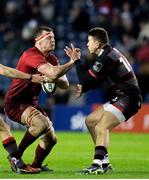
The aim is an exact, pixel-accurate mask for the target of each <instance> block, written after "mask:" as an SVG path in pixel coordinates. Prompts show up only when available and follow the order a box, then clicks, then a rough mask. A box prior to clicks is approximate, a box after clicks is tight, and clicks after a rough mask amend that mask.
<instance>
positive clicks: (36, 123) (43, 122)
mask: <svg viewBox="0 0 149 180" xmlns="http://www.w3.org/2000/svg"><path fill="white" fill-rule="evenodd" d="M50 123H51V122H50V121H49V120H48V118H46V117H45V116H44V115H38V116H37V117H36V118H34V119H33V120H32V126H31V127H30V129H31V130H32V131H34V132H33V134H36V136H37V135H38V136H39V135H41V134H43V133H45V132H46V131H47V130H48V128H49V127H50V126H51V124H50Z"/></svg>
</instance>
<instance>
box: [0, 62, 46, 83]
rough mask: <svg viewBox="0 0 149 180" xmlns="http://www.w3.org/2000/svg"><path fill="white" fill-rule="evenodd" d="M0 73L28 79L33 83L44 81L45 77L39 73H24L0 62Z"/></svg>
mask: <svg viewBox="0 0 149 180" xmlns="http://www.w3.org/2000/svg"><path fill="white" fill-rule="evenodd" d="M0 75H3V76H6V77H9V78H13V79H28V80H31V82H34V83H41V82H43V81H46V79H44V77H43V76H41V75H39V74H34V75H32V74H28V73H24V72H21V71H18V70H16V69H13V68H10V67H7V66H4V65H2V64H0Z"/></svg>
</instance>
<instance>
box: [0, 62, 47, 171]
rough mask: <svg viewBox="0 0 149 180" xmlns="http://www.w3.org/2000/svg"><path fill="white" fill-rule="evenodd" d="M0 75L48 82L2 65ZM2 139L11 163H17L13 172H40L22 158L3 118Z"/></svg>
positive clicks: (40, 77)
mask: <svg viewBox="0 0 149 180" xmlns="http://www.w3.org/2000/svg"><path fill="white" fill-rule="evenodd" d="M0 75H3V76H6V77H10V78H18V79H26V80H28V81H31V82H34V83H41V82H43V81H44V82H45V81H46V80H45V79H43V78H44V77H43V76H41V75H39V74H34V75H33V74H27V73H24V72H21V71H18V70H16V69H13V68H10V67H7V66H4V65H2V64H0ZM0 138H1V140H2V144H3V147H4V148H5V150H6V151H7V152H8V153H9V156H8V159H9V160H10V162H11V159H13V160H14V161H15V162H16V166H15V167H14V168H15V169H12V170H13V171H15V172H17V173H23V174H24V173H27V174H34V173H38V172H40V169H37V168H33V167H31V166H29V165H26V164H25V163H24V162H23V160H22V159H21V158H20V156H19V153H18V148H17V144H16V141H15V138H14V137H13V135H12V133H11V131H10V128H9V126H8V125H7V124H6V123H5V122H4V120H3V119H2V117H0Z"/></svg>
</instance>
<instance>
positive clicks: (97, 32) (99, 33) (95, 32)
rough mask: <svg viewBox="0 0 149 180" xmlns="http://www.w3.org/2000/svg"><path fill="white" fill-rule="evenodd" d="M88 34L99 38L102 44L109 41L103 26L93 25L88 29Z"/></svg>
mask: <svg viewBox="0 0 149 180" xmlns="http://www.w3.org/2000/svg"><path fill="white" fill-rule="evenodd" d="M89 36H93V37H94V38H96V39H97V40H99V41H100V42H101V43H102V44H107V43H109V37H108V33H107V31H106V30H105V29H104V28H101V27H95V28H93V29H91V30H89Z"/></svg>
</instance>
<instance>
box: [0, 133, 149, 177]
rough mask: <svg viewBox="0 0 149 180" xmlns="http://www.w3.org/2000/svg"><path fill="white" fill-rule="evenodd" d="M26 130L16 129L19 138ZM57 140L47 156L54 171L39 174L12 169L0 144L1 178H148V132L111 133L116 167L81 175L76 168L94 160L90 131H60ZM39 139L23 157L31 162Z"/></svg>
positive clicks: (111, 149)
mask: <svg viewBox="0 0 149 180" xmlns="http://www.w3.org/2000/svg"><path fill="white" fill-rule="evenodd" d="M23 133H24V132H13V135H14V136H15V137H16V139H17V142H18V143H19V140H20V139H21V137H22V136H23ZM57 136H58V144H57V145H56V146H55V148H54V149H53V151H52V153H51V155H50V156H49V157H48V158H47V159H46V160H45V163H48V165H49V167H51V168H53V169H54V170H55V171H54V173H52V174H50V173H48V172H41V173H40V174H36V175H19V174H15V173H13V172H11V170H10V167H9V163H8V161H7V159H6V156H7V153H6V151H5V150H4V149H3V147H2V146H1V147H0V178H11V179H12V178H19V179H20V178H34V179H35V178H42V179H44V178H48V179H50V178H52V179H55V178H58V179H64V178H65V179H66V178H69V179H72V178H78V179H82V178H83V179H86V178H87V179H89V178H91V179H95V178H98V179H99V178H101V179H105V178H109V179H113V178H114V179H116V178H118V179H120V178H138V179H140V178H144V179H145V178H149V135H148V134H118V133H117V134H116V133H115V134H114V133H113V134H111V137H110V139H111V141H110V148H109V154H110V159H111V163H112V165H113V167H114V172H113V173H112V174H104V175H78V174H77V173H76V172H77V171H78V170H81V169H82V168H84V167H87V166H88V165H90V164H91V161H92V158H93V151H94V147H93V144H92V141H91V138H90V136H89V134H88V133H68V132H65V133H64V132H59V133H57ZM36 145H37V143H35V144H33V145H32V146H31V147H29V148H28V149H27V150H26V152H25V154H24V156H23V159H24V160H25V161H26V162H27V163H31V161H32V160H33V157H34V151H35V147H36Z"/></svg>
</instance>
